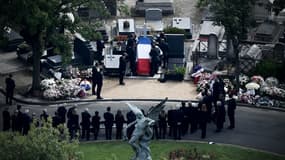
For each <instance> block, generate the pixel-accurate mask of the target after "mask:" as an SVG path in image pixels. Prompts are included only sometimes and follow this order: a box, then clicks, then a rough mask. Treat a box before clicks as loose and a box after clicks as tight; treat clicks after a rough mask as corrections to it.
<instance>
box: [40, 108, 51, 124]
mask: <svg viewBox="0 0 285 160" xmlns="http://www.w3.org/2000/svg"><path fill="white" fill-rule="evenodd" d="M48 117H49V115H48V113H47V109H46V108H45V109H44V110H43V113H42V114H41V115H40V119H41V121H42V122H43V121H44V122H47V119H48Z"/></svg>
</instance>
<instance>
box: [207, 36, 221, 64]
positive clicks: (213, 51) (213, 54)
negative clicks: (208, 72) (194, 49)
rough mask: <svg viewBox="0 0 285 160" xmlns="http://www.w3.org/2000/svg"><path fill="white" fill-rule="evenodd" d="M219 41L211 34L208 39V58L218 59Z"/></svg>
mask: <svg viewBox="0 0 285 160" xmlns="http://www.w3.org/2000/svg"><path fill="white" fill-rule="evenodd" d="M218 47H219V41H218V37H217V36H216V35H215V34H210V35H209V38H208V57H209V58H213V59H217V58H218V51H219V48H218Z"/></svg>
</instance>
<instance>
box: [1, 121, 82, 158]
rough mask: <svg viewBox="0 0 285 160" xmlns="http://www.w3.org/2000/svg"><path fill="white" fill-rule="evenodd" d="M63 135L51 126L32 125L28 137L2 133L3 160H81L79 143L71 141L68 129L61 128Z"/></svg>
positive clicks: (49, 123) (49, 124) (48, 124)
mask: <svg viewBox="0 0 285 160" xmlns="http://www.w3.org/2000/svg"><path fill="white" fill-rule="evenodd" d="M60 127H61V129H62V130H63V134H61V133H60V132H59V130H58V129H56V128H53V127H52V126H51V122H48V123H46V124H44V126H43V127H37V128H36V127H35V126H34V125H32V128H31V130H30V131H29V133H28V135H26V136H22V135H20V134H16V133H14V132H1V133H0V145H1V148H0V157H1V160H80V159H82V158H83V153H81V152H79V151H78V146H79V145H78V141H72V142H70V141H69V136H68V134H67V129H66V128H65V127H63V126H60Z"/></svg>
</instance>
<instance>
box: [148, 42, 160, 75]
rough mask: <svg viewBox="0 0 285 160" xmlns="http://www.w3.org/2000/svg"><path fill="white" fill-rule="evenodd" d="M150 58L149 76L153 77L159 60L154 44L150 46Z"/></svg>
mask: <svg viewBox="0 0 285 160" xmlns="http://www.w3.org/2000/svg"><path fill="white" fill-rule="evenodd" d="M149 55H150V57H151V70H150V75H151V76H153V75H154V74H156V73H157V71H158V67H159V63H160V58H159V51H158V50H157V49H156V47H155V44H152V45H151V50H150V53H149Z"/></svg>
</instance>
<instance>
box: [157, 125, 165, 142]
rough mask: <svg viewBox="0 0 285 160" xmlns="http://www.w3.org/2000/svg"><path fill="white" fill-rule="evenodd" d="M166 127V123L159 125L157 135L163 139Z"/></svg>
mask: <svg viewBox="0 0 285 160" xmlns="http://www.w3.org/2000/svg"><path fill="white" fill-rule="evenodd" d="M166 128H167V127H166V125H161V126H159V137H160V138H162V139H165V135H166Z"/></svg>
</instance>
